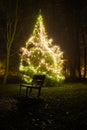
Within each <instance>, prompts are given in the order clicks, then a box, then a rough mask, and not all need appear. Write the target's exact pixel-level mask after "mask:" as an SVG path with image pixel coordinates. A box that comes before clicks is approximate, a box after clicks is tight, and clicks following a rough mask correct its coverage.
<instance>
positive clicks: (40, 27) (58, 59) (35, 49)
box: [19, 14, 65, 82]
mask: <svg viewBox="0 0 87 130" xmlns="http://www.w3.org/2000/svg"><path fill="white" fill-rule="evenodd" d="M52 42H53V40H52V39H48V36H47V33H46V31H45V27H44V24H43V17H42V15H41V14H39V16H38V18H37V21H36V24H35V26H34V30H33V34H32V36H31V37H30V38H29V39H28V41H27V42H26V46H25V48H24V47H23V48H21V54H20V58H21V60H20V68H19V69H20V71H21V72H23V79H24V80H25V81H26V82H29V80H30V79H31V78H32V76H33V75H34V74H45V75H46V79H47V80H48V81H49V82H50V81H54V82H56V81H57V82H60V81H62V80H64V79H65V77H64V74H63V64H64V60H63V52H62V51H61V49H60V47H59V46H57V45H53V44H52Z"/></svg>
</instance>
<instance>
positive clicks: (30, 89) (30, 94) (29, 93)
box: [29, 88, 32, 96]
mask: <svg viewBox="0 0 87 130" xmlns="http://www.w3.org/2000/svg"><path fill="white" fill-rule="evenodd" d="M31 92H32V88H30V91H29V96H30V95H31Z"/></svg>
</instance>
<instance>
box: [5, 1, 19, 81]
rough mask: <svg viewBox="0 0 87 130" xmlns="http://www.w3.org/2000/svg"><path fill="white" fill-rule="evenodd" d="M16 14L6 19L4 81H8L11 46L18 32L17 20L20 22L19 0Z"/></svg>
mask: <svg viewBox="0 0 87 130" xmlns="http://www.w3.org/2000/svg"><path fill="white" fill-rule="evenodd" d="M14 15H15V17H14V18H13V19H11V17H10V15H7V21H6V34H7V40H6V51H7V52H6V64H5V75H4V79H3V83H6V82H7V76H8V72H9V63H10V53H11V47H12V44H13V41H14V38H15V34H16V28H17V22H18V0H17V1H16V9H15V14H14Z"/></svg>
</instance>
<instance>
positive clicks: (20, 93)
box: [19, 85, 21, 96]
mask: <svg viewBox="0 0 87 130" xmlns="http://www.w3.org/2000/svg"><path fill="white" fill-rule="evenodd" d="M20 95H21V85H20V90H19V96H20Z"/></svg>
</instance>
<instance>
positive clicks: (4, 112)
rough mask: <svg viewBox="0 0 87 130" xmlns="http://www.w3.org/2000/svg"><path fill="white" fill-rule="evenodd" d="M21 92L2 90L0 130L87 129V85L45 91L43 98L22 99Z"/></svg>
mask: <svg viewBox="0 0 87 130" xmlns="http://www.w3.org/2000/svg"><path fill="white" fill-rule="evenodd" d="M5 88H6V89H5ZM18 89H19V87H18V85H7V86H1V87H0V95H1V96H0V130H3V129H6V130H7V129H9V130H36V129H38V130H81V129H82V130H83V129H84V130H86V128H87V84H82V83H76V84H71V83H69V84H64V85H62V86H61V87H54V88H43V89H42V94H41V97H40V99H36V98H35V94H36V92H34V93H33V98H27V99H26V98H25V97H24V96H22V97H21V98H19V97H18Z"/></svg>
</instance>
